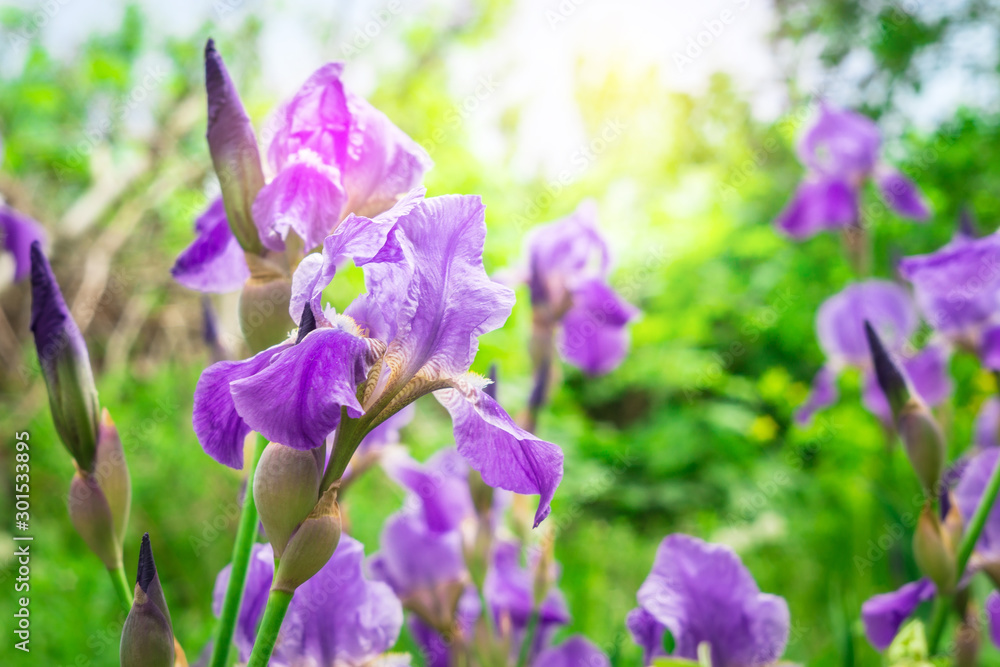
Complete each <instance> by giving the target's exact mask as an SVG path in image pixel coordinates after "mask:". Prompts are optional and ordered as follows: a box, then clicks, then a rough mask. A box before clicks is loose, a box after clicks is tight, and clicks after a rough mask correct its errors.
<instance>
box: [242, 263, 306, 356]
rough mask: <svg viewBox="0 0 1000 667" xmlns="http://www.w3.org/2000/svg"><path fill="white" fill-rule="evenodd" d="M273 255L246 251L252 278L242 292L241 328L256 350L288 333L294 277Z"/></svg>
mask: <svg viewBox="0 0 1000 667" xmlns="http://www.w3.org/2000/svg"><path fill="white" fill-rule="evenodd" d="M272 259H274V260H277V258H271V259H265V258H262V257H257V256H255V255H249V254H248V255H247V265H248V266H249V267H250V278H249V279H248V280H247V282H246V284H245V285H244V286H243V291H242V292H241V293H240V304H239V314H240V330H242V331H243V337H244V338H246V341H247V345H249V346H250V349H251V350H252V351H253V352H255V353H256V352H260V351H261V350H266V349H267V348H269V347H271V346H272V345H277V344H278V343H280V342H281V341H283V340H285V338H287V337H288V332H289V331H290V330H291V329H292V328H293V324H292V322H291V321H290V320H289V319H288V304H289V302H290V301H291V299H292V281H291V279H290V278H289V277H288V274H287V273H285V272H284V271H283V270H282V269H281V267H279V266H278V265H276V264H275V263H274V262H273V261H272Z"/></svg>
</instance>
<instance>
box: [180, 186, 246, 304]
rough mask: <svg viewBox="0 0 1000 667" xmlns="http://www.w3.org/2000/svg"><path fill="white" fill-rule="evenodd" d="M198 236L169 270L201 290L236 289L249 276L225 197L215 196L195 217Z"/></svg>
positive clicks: (197, 289) (214, 291)
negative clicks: (230, 219)
mask: <svg viewBox="0 0 1000 667" xmlns="http://www.w3.org/2000/svg"><path fill="white" fill-rule="evenodd" d="M194 229H195V235H196V236H195V239H194V241H192V242H191V245H189V246H188V247H187V248H186V249H185V250H184V251H183V252H182V253H181V254H180V255H178V256H177V261H176V262H174V266H173V268H171V269H170V274H171V275H172V276H173V277H174V280H176V281H177V282H179V283H180V284H181V285H183V286H184V287H187V288H188V289H193V290H196V291H198V292H208V293H225V292H235V291H237V290H239V289H240V288H241V287H243V283H245V282H246V281H247V279H248V278H249V277H250V268H249V267H248V266H247V260H246V257H245V256H244V254H243V248H241V247H240V244H239V242H238V241H237V240H236V237H235V236H233V232H232V230H230V228H229V222H228V221H227V220H226V209H225V207H224V206H223V204H222V197H216V198H215V200H214V201H213V202H212V203H211V204H210V205H209V207H208V208H207V209H206V210H205V212H204V213H202V214H201V215H200V216H198V220H196V221H195V225H194Z"/></svg>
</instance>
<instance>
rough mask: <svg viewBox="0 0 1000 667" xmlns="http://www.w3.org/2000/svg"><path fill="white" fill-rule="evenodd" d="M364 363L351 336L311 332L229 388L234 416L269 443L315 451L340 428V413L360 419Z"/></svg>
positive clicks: (361, 345) (358, 340) (361, 343)
mask: <svg viewBox="0 0 1000 667" xmlns="http://www.w3.org/2000/svg"><path fill="white" fill-rule="evenodd" d="M367 359H368V345H367V343H366V342H365V339H364V338H362V337H360V336H359V335H357V333H356V332H353V331H349V330H347V329H341V328H332V329H330V328H323V329H316V330H315V331H313V332H312V333H310V334H308V335H307V336H306V337H305V338H303V339H302V341H301V342H299V343H297V344H295V345H293V346H291V347H290V348H288V349H287V350H285V351H284V352H283V353H282V354H280V355H278V356H276V357H275V358H274V360H273V361H272V362H271V363H270V365H268V366H267V367H266V368H262V369H260V370H259V371H258V372H257V373H255V374H253V375H249V376H245V377H244V378H242V379H239V380H237V381H235V382H232V397H233V401H234V403H235V407H236V411H237V412H238V413H239V415H240V417H242V418H243V420H244V421H245V423H246V424H247V425H249V427H250V428H252V429H253V430H255V431H257V432H259V433H261V434H262V435H263V436H264V437H266V438H267V439H268V440H270V441H271V442H278V443H281V444H283V445H286V446H288V447H292V448H293V449H301V450H310V449H314V448H316V447H318V446H320V445H322V444H323V443H324V441H325V439H326V436H327V435H329V434H330V432H331V431H333V429H335V428H336V427H337V424H339V423H340V416H341V408H346V410H347V414H348V415H350V416H351V417H355V418H356V417H360V416H361V414H362V409H361V404H360V403H359V402H358V399H357V395H356V393H357V386H358V384H359V383H361V382H362V381H363V380H364V377H365V373H367V370H368V361H367Z"/></svg>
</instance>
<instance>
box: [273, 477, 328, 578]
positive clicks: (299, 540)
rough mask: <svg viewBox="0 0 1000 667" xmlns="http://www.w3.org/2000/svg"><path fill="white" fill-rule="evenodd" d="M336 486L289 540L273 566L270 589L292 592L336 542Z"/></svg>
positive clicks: (319, 566)
mask: <svg viewBox="0 0 1000 667" xmlns="http://www.w3.org/2000/svg"><path fill="white" fill-rule="evenodd" d="M337 490H338V487H337V486H331V487H330V488H329V489H328V490H327V491H326V493H324V494H323V497H322V498H320V499H319V502H318V503H316V506H315V507H314V508H313V510H312V512H310V513H309V516H308V517H307V518H306V520H305V521H303V522H302V523H301V524H300V525H299V527H298V529H297V530H296V531H295V533H294V534H293V535H292V537H291V539H290V540H288V545H287V546H286V547H285V551H284V553H283V554H282V556H281V559H280V560H279V561H278V564H277V568H276V569H277V571H276V572H275V574H274V585H273V586H272V589H273V590H281V591H286V592H288V593H292V592H294V591H295V589H296V588H298V587H299V586H301V585H302V584H304V583H305V582H306V581H308V580H309V579H310V578H312V576H313V575H314V574H316V573H317V572H319V571H320V569H322V567H323V566H324V565H326V563H327V561H329V560H330V557H331V556H333V552H334V551H335V550H336V549H337V543H338V542H339V541H340V532H341V518H340V506H339V505H338V504H337Z"/></svg>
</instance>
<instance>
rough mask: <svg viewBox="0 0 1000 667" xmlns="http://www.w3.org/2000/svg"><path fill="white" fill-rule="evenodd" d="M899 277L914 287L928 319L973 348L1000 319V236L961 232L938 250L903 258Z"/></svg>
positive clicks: (936, 327)
mask: <svg viewBox="0 0 1000 667" xmlns="http://www.w3.org/2000/svg"><path fill="white" fill-rule="evenodd" d="M899 270H900V273H901V274H902V275H903V277H904V278H906V279H907V280H909V281H910V282H911V283H913V289H914V292H915V294H916V299H917V304H918V305H919V306H920V310H921V311H922V312H923V315H924V318H925V319H926V320H927V322H928V323H929V324H930V325H931V326H932V327H934V329H936V330H937V331H940V332H942V333H943V334H945V335H947V336H948V337H949V338H951V339H953V340H955V341H956V342H959V343H962V344H965V345H967V346H969V347H971V348H972V349H974V350H977V351H978V350H980V346H981V344H982V342H983V338H984V334H985V333H986V331H987V330H988V329H989V328H990V326H991V325H996V324H997V323H998V319H1000V318H998V316H1000V297H998V295H1000V234H991V235H990V236H985V237H983V238H978V239H974V238H970V237H968V236H966V235H964V234H957V235H956V236H955V238H954V239H952V240H951V241H950V242H949V243H947V244H946V245H944V246H943V247H941V248H940V249H939V250H937V251H935V252H932V253H930V254H927V255H916V256H913V257H905V258H903V260H902V261H900V263H899Z"/></svg>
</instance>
